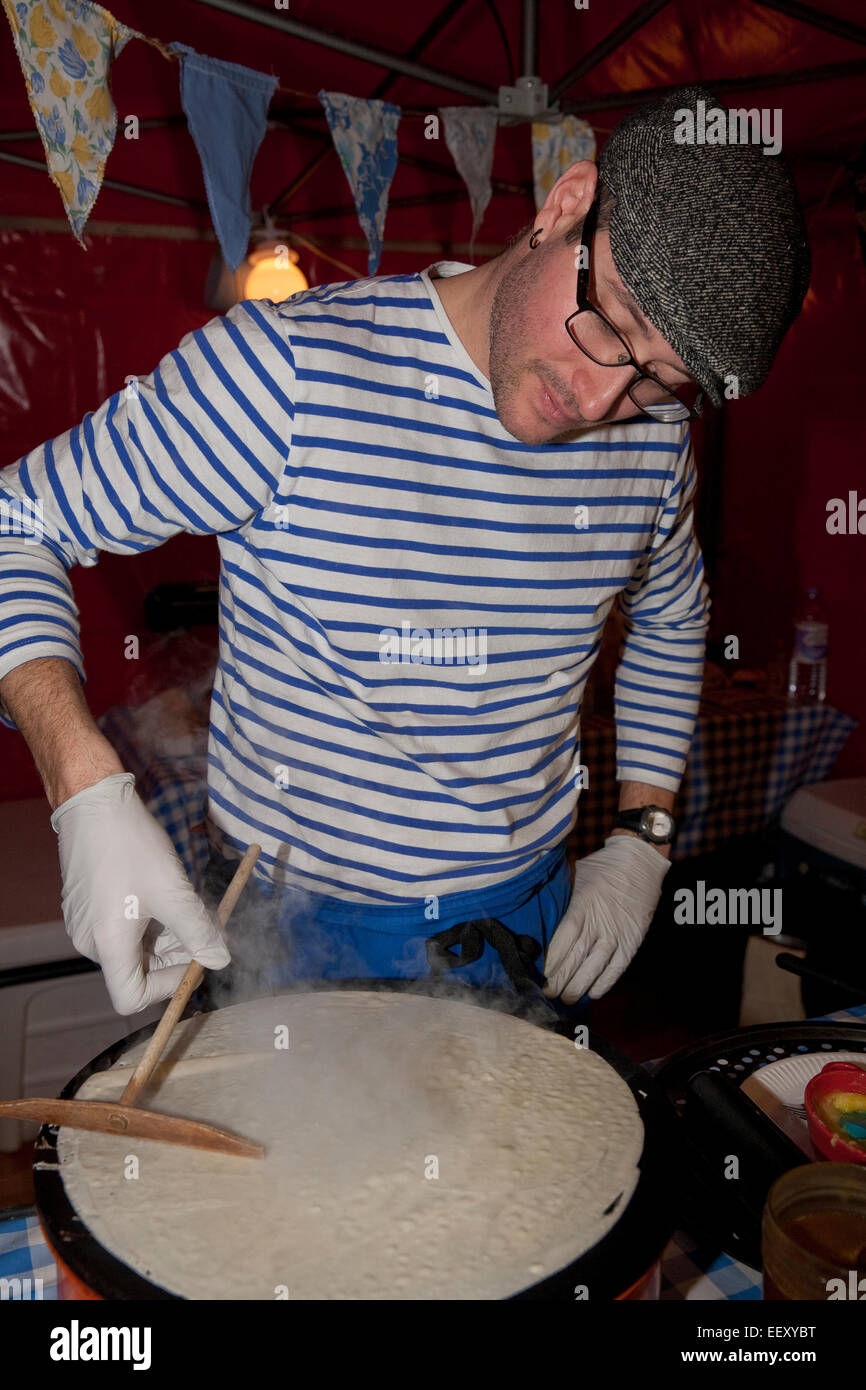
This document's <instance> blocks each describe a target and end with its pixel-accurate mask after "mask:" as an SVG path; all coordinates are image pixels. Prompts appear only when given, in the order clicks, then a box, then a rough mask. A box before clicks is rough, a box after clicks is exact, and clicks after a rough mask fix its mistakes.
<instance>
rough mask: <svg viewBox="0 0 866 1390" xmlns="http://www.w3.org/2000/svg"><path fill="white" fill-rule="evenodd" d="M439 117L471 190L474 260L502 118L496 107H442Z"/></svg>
mask: <svg viewBox="0 0 866 1390" xmlns="http://www.w3.org/2000/svg"><path fill="white" fill-rule="evenodd" d="M439 114H440V115H441V117H442V120H443V123H444V126H445V144H446V145H447V146H448V149H449V150H450V151H451V157H452V159H453V160H454V163H455V164H456V166H457V172H458V173H459V174H460V176H461V178H462V179H463V182H464V183H465V184H466V187H467V188H468V189H469V201H470V203H471V204H472V236H471V238H470V242H469V256H470V259H471V258H472V253H473V245H474V242H475V237H476V235H477V234H478V228H479V227H480V226H481V219H482V218H483V216H484V213H485V212H486V210H487V204H488V203H489V202H490V198H491V196H492V193H493V189H492V187H491V184H490V171H491V169H492V168H493V149H494V145H495V143H496V128H497V125H498V123H499V115H498V112H497V111H496V108H495V107H493V106H440V107H439Z"/></svg>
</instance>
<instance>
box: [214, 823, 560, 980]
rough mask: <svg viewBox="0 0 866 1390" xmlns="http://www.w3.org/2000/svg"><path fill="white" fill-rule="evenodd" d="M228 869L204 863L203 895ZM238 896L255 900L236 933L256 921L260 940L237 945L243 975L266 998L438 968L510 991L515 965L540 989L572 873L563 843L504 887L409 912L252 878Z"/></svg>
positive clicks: (419, 975) (420, 976)
mask: <svg viewBox="0 0 866 1390" xmlns="http://www.w3.org/2000/svg"><path fill="white" fill-rule="evenodd" d="M236 867H237V865H236V862H235V863H229V861H226V860H219V859H216V858H215V859H214V860H212V862H211V871H212V872H211V877H210V887H211V894H212V896H215V893H216V891H217V890H218V888H219V887H221V885H222V884H223V883H224V882H225V881H226V880H227V878H229V877H230V876H231V872H233V870H234V868H236ZM246 891H247V894H250V893H253V894H254V895H255V897H257V899H258V902H257V904H256V905H255V908H254V910H253V911H249V910H248V911H247V912H246V913H245V914H241V915H242V919H243V929H244V932H245V933H248V932H251V931H252V930H254V927H253V923H255V924H256V926H257V928H258V929H259V931H260V933H261V930H262V927H264V929H265V930H266V932H267V936H265V935H263V934H260V936H259V939H258V945H256V944H255V943H254V942H253V941H252V940H249V941H248V942H247V943H246V949H245V950H244V952H243V954H244V956H245V960H246V967H245V968H246V969H247V971H249V969H250V967H251V963H252V962H253V961H256V960H257V961H260V962H261V969H260V970H259V978H258V980H257V982H256V983H257V984H258V985H259V987H261V988H264V989H266V990H275V989H280V988H287V987H291V986H292V985H293V984H295V983H298V982H301V981H305V980H358V979H398V980H413V979H414V980H424V979H429V978H431V976H436V975H437V974H442V972H443V970H447V971H448V974H449V975H451V976H452V977H453V979H454V981H455V983H456V982H457V981H460V982H462V983H465V984H467V985H470V986H473V987H476V988H479V987H485V988H501V987H508V986H509V985H510V984H512V983H513V978H514V965H515V960H517V962H518V966H519V967H522V968H523V973H528V975H529V976H530V977H534V979H535V982H536V983H540V982H541V979H542V976H543V964H544V955H545V953H546V951H547V947H548V945H549V942H550V939H551V937H552V935H553V933H554V931H555V930H556V927H557V924H558V923H559V921H560V919H561V917H562V915H563V913H564V911H565V909H566V907H567V905H568V901H569V897H570V895H571V874H570V871H569V867H568V861H567V859H566V854H565V841H563V842H562V844H560V845H559V846H557V848H556V849H553V850H551V851H549V852H548V853H547V854H545V855H543V856H542V858H541V859H540V860H539V861H538V863H537V864H534V865H533V866H532V868H530V869H526V870H524V872H523V873H521V874H518V875H517V876H516V877H515V878H512V879H509V880H508V881H507V882H505V883H500V884H496V885H495V886H494V887H490V888H482V889H473V890H469V891H465V892H461V893H447V894H443V895H442V896H441V897H439V898H431V899H429V900H421V902H420V903H419V905H417V906H412V907H380V906H378V905H375V904H367V903H352V902H346V901H344V900H342V899H338V898H333V897H328V896H325V895H323V894H316V893H308V892H298V891H297V890H295V889H291V888H282V887H276V886H274V885H273V884H262V883H259V882H258V881H257V880H252V881H251V883H250V885H249V887H248V888H247V890H246ZM245 896H246V895H245ZM424 903H426V906H424ZM476 922H477V923H479V924H480V925H479V928H478V929H476V930H474V931H471V932H469V933H467V932H465V931H464V932H458V931H456V930H454V929H456V928H457V927H458V926H459V925H460V924H463V923H476ZM501 929H504V933H503V931H502V930H501ZM231 935H232V934H231V932H230V945H231V946H232V951H233V956H234V955H236V953H237V951H236V947H237V943H236V941H233V940H231ZM275 937H276V938H278V940H275ZM431 938H432V939H433V941H432V945H431V944H428V943H430V942H431ZM460 938H462V940H461V939H460ZM503 954H505V957H506V962H508V961H509V958H510V966H511V969H510V971H509V969H507V968H506V964H505V963H503ZM464 958H465V962H466V963H462V962H463V959H464ZM533 962H534V963H533ZM215 978H218V976H216V977H215Z"/></svg>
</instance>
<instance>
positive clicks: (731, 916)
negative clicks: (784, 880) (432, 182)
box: [674, 878, 782, 936]
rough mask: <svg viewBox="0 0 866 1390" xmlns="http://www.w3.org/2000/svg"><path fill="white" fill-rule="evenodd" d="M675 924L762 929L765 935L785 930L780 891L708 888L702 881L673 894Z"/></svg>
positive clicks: (699, 880) (679, 889)
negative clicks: (783, 927)
mask: <svg viewBox="0 0 866 1390" xmlns="http://www.w3.org/2000/svg"><path fill="white" fill-rule="evenodd" d="M674 903H675V907H674V921H675V922H676V923H677V924H678V925H679V926H695V925H697V926H707V927H761V928H762V929H763V930H762V935H763V936H778V935H779V933H780V931H781V930H782V890H781V888H728V889H727V891H726V890H725V889H724V888H707V885H706V883H705V882H704V880H703V879H702V878H699V879H698V880H697V882H696V884H695V886H694V888H693V889H692V888H678V889H677V891H676V892H675V893H674Z"/></svg>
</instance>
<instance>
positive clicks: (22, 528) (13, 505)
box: [0, 497, 45, 545]
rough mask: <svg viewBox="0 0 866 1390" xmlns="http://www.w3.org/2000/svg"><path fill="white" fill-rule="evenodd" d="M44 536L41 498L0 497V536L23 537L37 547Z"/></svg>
mask: <svg viewBox="0 0 866 1390" xmlns="http://www.w3.org/2000/svg"><path fill="white" fill-rule="evenodd" d="M44 534H45V516H44V512H43V507H42V498H41V497H0V536H23V537H24V543H25V545H38V544H39V542H40V541H41V540H42V537H43V536H44Z"/></svg>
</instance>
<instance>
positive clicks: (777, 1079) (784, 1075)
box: [740, 1052, 866, 1160]
mask: <svg viewBox="0 0 866 1390" xmlns="http://www.w3.org/2000/svg"><path fill="white" fill-rule="evenodd" d="M864 1061H866V1058H864V1054H863V1053H862V1052H805V1053H801V1054H800V1055H799V1056H797V1057H784V1058H782V1060H781V1061H779V1062H771V1063H769V1065H768V1066H766V1067H761V1068H760V1069H759V1070H758V1071H756V1072H753V1073H752V1075H751V1076H749V1077H747V1078H746V1080H745V1081H744V1082H743V1084H742V1086H741V1087H740V1089H741V1090H742V1091H743V1092H744V1094H745V1095H747V1096H748V1097H749V1098H750V1099H751V1100H753V1101H754V1102H755V1104H756V1105H759V1106H760V1107H761V1109H762V1110H763V1111H764V1114H765V1115H769V1117H770V1119H771V1120H772V1121H773V1123H774V1124H777V1125H778V1126H779V1128H780V1129H781V1130H782V1131H783V1132H784V1133H785V1134H787V1136H788V1138H789V1139H792V1140H793V1141H794V1143H795V1144H796V1145H797V1146H798V1148H800V1149H802V1150H803V1153H804V1154H805V1155H806V1157H807V1158H810V1159H813V1160H817V1159H818V1158H820V1154H818V1153H817V1152H816V1150H815V1148H814V1146H813V1144H812V1141H811V1139H810V1138H809V1126H808V1123H807V1121H806V1116H805V1111H804V1110H803V1096H804V1093H805V1090H806V1086H807V1084H808V1083H809V1082H810V1081H811V1080H812V1077H813V1076H817V1075H818V1073H819V1072H820V1071H823V1069H824V1067H826V1065H827V1063H828V1062H857V1063H859V1065H860V1066H861V1067H864V1070H866V1066H864Z"/></svg>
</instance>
